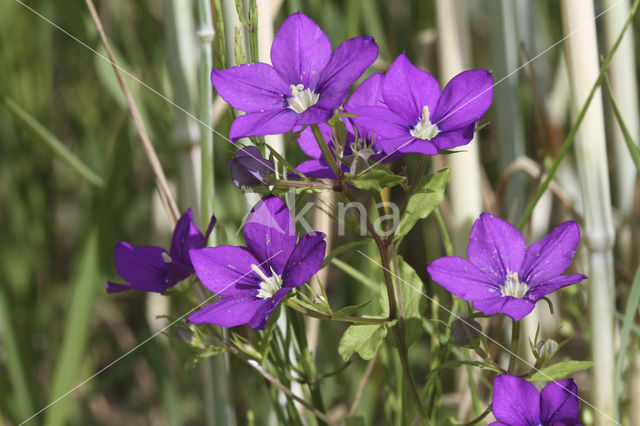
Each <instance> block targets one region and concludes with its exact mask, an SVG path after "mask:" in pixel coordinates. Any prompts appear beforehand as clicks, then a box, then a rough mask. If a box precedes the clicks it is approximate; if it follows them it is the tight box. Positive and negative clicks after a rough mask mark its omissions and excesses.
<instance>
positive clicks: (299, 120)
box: [296, 104, 333, 126]
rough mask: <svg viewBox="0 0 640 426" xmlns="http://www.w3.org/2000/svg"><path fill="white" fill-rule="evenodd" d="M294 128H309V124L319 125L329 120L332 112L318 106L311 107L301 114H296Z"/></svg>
mask: <svg viewBox="0 0 640 426" xmlns="http://www.w3.org/2000/svg"><path fill="white" fill-rule="evenodd" d="M296 115H297V117H296V126H309V125H311V124H321V123H324V122H325V121H327V120H328V119H330V118H331V116H332V115H333V110H331V109H325V108H324V107H321V106H320V105H319V104H318V105H314V106H311V107H309V108H307V109H306V110H304V112H303V113H301V114H296Z"/></svg>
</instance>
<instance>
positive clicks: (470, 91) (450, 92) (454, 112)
mask: <svg viewBox="0 0 640 426" xmlns="http://www.w3.org/2000/svg"><path fill="white" fill-rule="evenodd" d="M492 99H493V79H492V78H491V74H490V73H489V72H488V71H486V70H469V71H464V72H461V73H460V74H458V75H456V76H455V77H453V78H452V79H451V81H449V83H447V86H446V87H445V88H444V90H443V91H442V96H440V100H439V101H438V106H437V107H436V109H435V111H434V110H432V109H430V111H434V112H433V114H432V116H433V120H431V122H432V123H437V125H438V128H439V129H440V130H453V129H459V128H460V127H464V126H467V125H469V124H471V123H474V122H475V121H477V120H479V119H480V118H482V116H483V115H484V113H485V112H486V111H487V110H488V109H489V107H490V106H491V100H492Z"/></svg>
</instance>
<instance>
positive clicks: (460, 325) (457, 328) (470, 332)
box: [451, 315, 482, 346]
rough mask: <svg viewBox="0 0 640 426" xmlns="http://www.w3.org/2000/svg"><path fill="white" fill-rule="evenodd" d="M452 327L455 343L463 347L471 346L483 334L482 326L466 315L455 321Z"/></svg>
mask: <svg viewBox="0 0 640 426" xmlns="http://www.w3.org/2000/svg"><path fill="white" fill-rule="evenodd" d="M451 327H452V328H453V333H452V337H453V341H454V342H456V343H457V344H459V345H462V346H467V345H469V344H470V343H471V342H473V341H474V340H475V339H477V338H478V337H480V333H482V327H481V326H480V324H479V323H478V322H477V321H474V320H473V319H471V318H469V317H467V316H466V315H461V316H460V317H459V318H458V319H456V320H455V321H453V323H452V324H451Z"/></svg>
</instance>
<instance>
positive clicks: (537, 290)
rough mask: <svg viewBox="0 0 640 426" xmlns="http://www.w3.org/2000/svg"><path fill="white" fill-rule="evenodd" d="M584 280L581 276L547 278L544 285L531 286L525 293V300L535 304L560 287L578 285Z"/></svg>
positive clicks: (583, 276) (584, 277)
mask: <svg viewBox="0 0 640 426" xmlns="http://www.w3.org/2000/svg"><path fill="white" fill-rule="evenodd" d="M586 279H587V277H586V276H585V275H582V274H571V275H558V276H555V277H553V278H549V279H548V280H546V281H545V282H544V284H536V285H535V286H533V287H532V288H531V289H530V290H529V291H528V292H527V295H526V298H527V299H529V300H531V301H532V302H533V303H535V302H537V301H538V300H540V299H542V298H543V297H544V296H546V295H547V294H549V293H552V292H554V291H556V290H558V289H561V288H562V287H566V286H568V285H571V284H575V283H579V282H580V281H582V280H586Z"/></svg>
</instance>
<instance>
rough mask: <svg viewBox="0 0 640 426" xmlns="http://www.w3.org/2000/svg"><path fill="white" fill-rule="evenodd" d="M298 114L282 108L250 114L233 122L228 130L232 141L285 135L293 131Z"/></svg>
mask: <svg viewBox="0 0 640 426" xmlns="http://www.w3.org/2000/svg"><path fill="white" fill-rule="evenodd" d="M297 116H298V114H296V113H295V112H294V111H293V110H291V109H289V108H286V107H283V108H281V109H276V110H269V111H265V112H252V113H249V114H245V115H241V116H239V117H237V118H236V119H235V120H233V123H232V124H231V129H230V130H229V138H230V139H231V140H232V141H235V140H236V139H239V138H242V137H247V136H265V135H277V134H281V133H286V132H288V131H289V130H291V129H293V126H294V125H295V123H296V119H297Z"/></svg>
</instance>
